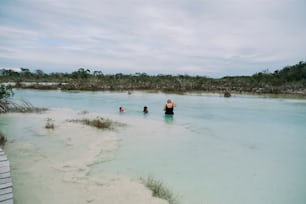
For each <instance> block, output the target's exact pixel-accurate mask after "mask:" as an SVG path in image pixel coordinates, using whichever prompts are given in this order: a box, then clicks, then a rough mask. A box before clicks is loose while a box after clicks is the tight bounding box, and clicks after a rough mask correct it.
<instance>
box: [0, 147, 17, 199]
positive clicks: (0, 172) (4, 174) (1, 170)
mask: <svg viewBox="0 0 306 204" xmlns="http://www.w3.org/2000/svg"><path fill="white" fill-rule="evenodd" d="M0 204H14V199H13V182H12V178H11V173H10V162H9V161H8V159H7V156H6V155H5V152H4V151H3V150H2V149H1V148H0Z"/></svg>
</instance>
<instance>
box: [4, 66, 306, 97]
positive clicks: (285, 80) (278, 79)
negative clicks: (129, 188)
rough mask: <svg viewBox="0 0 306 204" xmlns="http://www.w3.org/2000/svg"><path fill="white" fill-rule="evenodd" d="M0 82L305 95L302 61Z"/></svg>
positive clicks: (36, 75) (23, 74) (19, 75)
mask: <svg viewBox="0 0 306 204" xmlns="http://www.w3.org/2000/svg"><path fill="white" fill-rule="evenodd" d="M0 82H1V83H8V84H11V86H12V87H13V88H32V89H61V90H92V91H97V90H115V91H124V90H128V91H130V90H153V91H154V90H155V91H163V92H190V91H204V92H216V93H225V92H229V93H252V94H294V95H300V96H306V62H303V61H301V62H299V63H298V64H296V65H292V66H287V67H284V68H283V69H281V70H276V71H274V72H272V73H271V72H269V71H268V70H264V71H262V72H259V73H255V74H253V75H251V76H225V77H223V78H218V79H215V78H209V77H206V76H189V75H186V74H185V75H175V76H173V75H163V74H159V75H154V76H151V75H148V74H146V73H135V74H123V73H117V74H112V75H109V74H103V73H102V72H101V71H93V72H92V71H91V70H89V69H86V68H79V69H78V70H76V71H74V72H72V73H49V74H46V73H44V72H43V71H42V70H36V71H34V72H31V71H30V70H29V69H26V68H21V71H20V72H16V71H13V70H6V69H2V70H0Z"/></svg>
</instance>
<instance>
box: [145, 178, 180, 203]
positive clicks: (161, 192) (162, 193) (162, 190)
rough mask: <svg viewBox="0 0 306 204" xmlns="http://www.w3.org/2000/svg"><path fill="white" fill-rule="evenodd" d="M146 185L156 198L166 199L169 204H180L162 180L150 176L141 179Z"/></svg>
mask: <svg viewBox="0 0 306 204" xmlns="http://www.w3.org/2000/svg"><path fill="white" fill-rule="evenodd" d="M141 180H142V181H143V183H144V185H145V186H146V187H147V188H148V189H150V190H151V191H152V195H153V196H154V197H158V198H161V199H164V200H166V201H168V202H169V204H178V203H179V202H178V200H177V198H176V197H175V196H174V195H173V193H172V192H171V191H170V190H169V189H168V188H167V187H166V186H165V185H164V183H163V182H162V181H160V180H156V179H155V178H153V177H151V176H149V177H148V178H146V179H143V178H142V179H141Z"/></svg>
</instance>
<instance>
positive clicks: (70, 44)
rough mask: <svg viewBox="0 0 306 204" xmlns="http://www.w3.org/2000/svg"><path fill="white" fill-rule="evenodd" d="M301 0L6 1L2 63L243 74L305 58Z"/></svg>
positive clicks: (0, 17)
mask: <svg viewBox="0 0 306 204" xmlns="http://www.w3.org/2000/svg"><path fill="white" fill-rule="evenodd" d="M303 6H306V5H305V3H304V2H303V1H302V0H300V1H299V0H293V1H289V0H270V1H269V2H268V3H267V1H265V0H258V1H243V0H228V1H222V0H214V1H213V0H176V1H174V0H163V1H162V0H156V1H151V2H150V1H144V0H127V1H119V0H102V1H99V0H89V1H81V0H77V1H76V0H73V1H72V0H29V1H27V3H25V2H22V1H21V0H17V1H9V0H4V2H3V3H2V5H1V8H0V63H1V64H0V65H1V66H2V67H3V66H8V67H11V66H16V65H18V63H19V66H20V67H30V68H31V67H33V68H34V67H35V68H46V69H48V70H47V71H52V70H56V71H60V70H63V71H72V70H75V69H77V68H79V67H88V68H92V69H100V68H101V69H102V71H105V72H117V71H118V72H128V73H130V72H132V73H134V72H147V73H152V74H157V73H170V74H177V73H191V74H200V75H209V76H223V75H243V74H252V73H255V72H258V71H261V70H263V69H265V68H267V67H271V69H280V68H282V67H283V66H286V65H288V64H294V63H297V62H298V61H300V60H305V55H304V53H305V51H306V39H305V37H304V36H306V24H305V21H304V20H303V19H305V17H306V14H304V12H303V11H302V8H304V7H303Z"/></svg>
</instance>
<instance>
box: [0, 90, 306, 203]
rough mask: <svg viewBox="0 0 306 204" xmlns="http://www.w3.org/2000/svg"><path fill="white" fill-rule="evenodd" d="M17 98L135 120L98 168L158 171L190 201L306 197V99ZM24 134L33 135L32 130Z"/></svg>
mask: <svg viewBox="0 0 306 204" xmlns="http://www.w3.org/2000/svg"><path fill="white" fill-rule="evenodd" d="M15 98H23V99H26V100H27V101H30V102H31V103H32V104H33V105H34V106H40V107H50V108H70V109H75V110H78V111H80V110H87V111H92V112H97V113H99V114H101V115H107V116H109V117H112V116H114V117H116V119H119V120H121V119H122V121H129V124H131V125H129V126H127V127H125V128H124V129H123V130H121V131H118V132H117V134H118V136H119V137H120V138H121V139H122V140H121V143H120V148H119V150H118V152H117V153H116V156H115V158H114V160H112V161H110V162H107V163H103V164H100V165H96V166H93V167H92V170H91V174H99V173H101V172H112V173H116V174H118V175H128V176H129V177H131V178H135V179H137V178H140V177H147V176H154V177H155V178H158V179H160V180H162V181H163V182H164V183H165V184H166V185H167V186H168V187H169V188H170V189H172V190H173V192H175V194H177V195H178V197H179V200H180V201H181V203H185V204H203V203H205V204H229V203H230V204H259V203H260V204H273V203H275V204H288V203H294V204H304V203H306V159H305V157H306V148H305V145H306V125H305V124H306V101H305V100H295V99H279V98H260V97H253V96H234V97H231V98H224V97H222V96H219V95H213V94H186V95H176V94H163V93H145V92H133V93H132V94H130V95H129V94H127V92H62V91H33V90H15ZM168 98H171V99H172V100H173V101H174V102H176V103H177V108H176V109H175V115H174V117H173V118H170V119H169V118H165V117H164V115H163V112H162V107H163V105H164V103H165V102H166V100H167V99H168ZM145 105H146V106H148V107H149V113H148V114H146V115H144V114H143V113H142V109H143V106H145ZM119 106H123V107H124V108H125V109H126V112H125V113H124V114H119V113H118V108H119ZM4 119H5V116H1V118H0V125H1V126H3V121H4ZM11 122H13V121H11ZM25 123H28V127H29V128H30V126H31V125H34V124H31V121H25ZM3 128H5V126H3ZM6 131H8V130H6ZM6 134H7V135H9V132H6ZM22 134H27V135H29V137H28V139H29V140H31V136H30V135H31V131H28V132H23V133H22ZM40 142H42V143H43V142H44V141H43V140H40ZM6 148H10V147H9V146H7V147H6ZM58 148H61V147H60V146H59V147H58ZM59 151H60V150H59ZM12 159H14V158H11V160H12ZM16 179H18V178H16Z"/></svg>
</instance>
